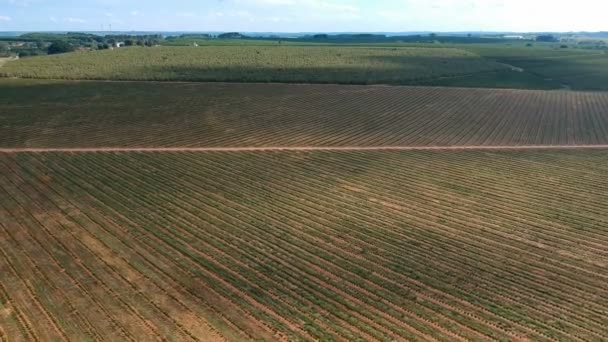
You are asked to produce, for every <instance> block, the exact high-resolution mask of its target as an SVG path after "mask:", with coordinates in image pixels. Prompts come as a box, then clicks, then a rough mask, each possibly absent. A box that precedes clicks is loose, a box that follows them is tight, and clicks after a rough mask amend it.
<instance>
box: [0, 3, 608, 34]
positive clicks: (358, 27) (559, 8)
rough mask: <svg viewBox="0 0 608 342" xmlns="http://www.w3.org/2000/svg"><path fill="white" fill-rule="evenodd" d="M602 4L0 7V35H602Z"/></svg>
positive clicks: (607, 27) (606, 25)
mask: <svg viewBox="0 0 608 342" xmlns="http://www.w3.org/2000/svg"><path fill="white" fill-rule="evenodd" d="M607 14H608V1H605V0H576V1H573V0H173V1H167V0H146V1H142V0H0V31H31V30H61V31H63V30H87V31H97V30H100V29H103V30H108V29H109V27H110V25H111V27H112V29H113V30H115V31H118V30H124V31H128V30H153V31H158V30H162V31H249V32H252V31H257V32H268V31H275V32H278V31H280V32H321V31H333V32H338V31H344V32H345V31H365V32H380V31H391V32H398V31H399V32H401V31H522V32H523V31H582V30H587V31H600V30H603V31H608V19H607V18H608V16H607Z"/></svg>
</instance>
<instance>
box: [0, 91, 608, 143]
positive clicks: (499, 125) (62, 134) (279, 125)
mask: <svg viewBox="0 0 608 342" xmlns="http://www.w3.org/2000/svg"><path fill="white" fill-rule="evenodd" d="M74 86H75V85H73V84H70V83H50V84H40V83H37V82H33V83H28V82H26V81H11V83H10V85H8V86H5V87H4V88H3V91H2V92H1V93H0V100H2V101H0V103H5V104H3V105H0V110H1V111H2V112H3V117H4V122H5V124H4V125H3V126H2V127H0V147H235V146H241V147H243V146H386V145H400V146H429V145H431V146H437V145H458V146H464V145H555V144H559V145H573V144H608V140H607V139H608V138H607V137H608V115H607V113H608V96H607V95H606V94H602V93H582V92H543V91H515V90H488V89H447V88H414V87H362V86H361V87H360V86H330V85H272V84H271V85H247V84H221V85H218V84H186V85H183V84H136V85H134V84H116V83H114V84H112V83H104V84H100V83H85V84H79V85H78V92H75V93H74V92H71V91H68V90H69V89H71V88H72V87H74ZM66 94H69V97H68V95H66ZM243 94H247V96H246V97H244V96H243ZM134 98H135V99H137V100H133V99H134ZM32 103H33V104H32Z"/></svg>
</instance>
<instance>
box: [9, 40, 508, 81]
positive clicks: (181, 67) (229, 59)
mask: <svg viewBox="0 0 608 342" xmlns="http://www.w3.org/2000/svg"><path fill="white" fill-rule="evenodd" d="M506 69H507V68H506V67H505V66H504V65H502V64H500V63H496V62H494V61H490V60H486V59H484V58H482V57H480V56H478V55H476V54H474V53H471V52H467V51H464V50H461V49H455V48H436V47H431V48H418V47H405V48H404V47H392V48H382V47H340V46H321V47H320V46H275V47H271V46H205V47H199V48H194V47H155V48H140V47H130V48H122V49H117V50H113V51H110V50H104V51H92V52H86V53H69V54H61V55H53V56H43V57H33V58H25V59H22V60H19V61H16V62H14V63H10V64H7V65H5V66H3V67H2V69H0V76H3V77H23V78H51V79H72V80H82V79H94V80H147V81H150V80H153V81H233V82H304V83H346V84H377V83H382V84H386V83H390V84H403V83H407V82H415V81H417V80H421V79H432V78H437V77H449V76H456V75H466V74H471V73H479V72H488V71H496V70H506Z"/></svg>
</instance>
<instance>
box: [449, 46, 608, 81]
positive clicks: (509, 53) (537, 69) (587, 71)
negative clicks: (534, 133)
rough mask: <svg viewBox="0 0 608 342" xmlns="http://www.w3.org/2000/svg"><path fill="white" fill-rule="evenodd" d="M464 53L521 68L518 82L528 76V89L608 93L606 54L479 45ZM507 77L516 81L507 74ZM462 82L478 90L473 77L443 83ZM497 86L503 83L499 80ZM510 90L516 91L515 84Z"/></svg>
mask: <svg viewBox="0 0 608 342" xmlns="http://www.w3.org/2000/svg"><path fill="white" fill-rule="evenodd" d="M466 50H467V51H470V52H473V53H476V54H478V55H480V56H482V57H484V58H487V59H489V60H493V61H496V62H500V63H506V64H509V65H513V66H515V67H518V68H521V69H522V70H523V73H520V78H524V77H525V76H526V75H529V76H530V77H526V79H527V81H526V82H529V83H528V84H529V87H530V88H540V89H544V88H545V87H555V86H556V85H557V84H561V85H562V86H564V87H567V88H570V89H574V90H601V91H605V90H608V53H606V52H605V51H593V50H575V49H559V50H551V49H546V48H545V49H541V48H525V47H521V48H517V47H499V46H479V45H478V46H473V47H470V48H467V49H466ZM499 74H500V73H499ZM508 76H509V77H516V76H513V74H511V73H509V74H508ZM461 78H462V80H461ZM465 80H466V81H467V82H468V83H473V84H475V83H479V84H480V85H479V86H482V82H481V81H482V80H481V79H480V80H478V79H477V77H475V76H473V77H471V76H469V77H466V76H462V77H460V78H454V79H448V81H446V82H453V83H456V84H460V83H464V81H465ZM500 83H507V81H504V80H502V81H501V82H500ZM543 83H544V86H543ZM524 84H525V83H524ZM445 85H450V84H447V83H446V84H445ZM514 87H516V88H519V86H517V85H516V84H515V85H514Z"/></svg>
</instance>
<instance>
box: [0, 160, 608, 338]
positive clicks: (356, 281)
mask: <svg viewBox="0 0 608 342" xmlns="http://www.w3.org/2000/svg"><path fill="white" fill-rule="evenodd" d="M0 165H1V167H0V189H1V190H0V191H2V193H3V196H0V253H2V255H1V257H0V327H1V328H0V337H2V338H3V339H4V338H8V339H9V340H34V339H36V338H38V339H48V340H65V339H72V340H93V339H97V338H100V337H103V338H106V339H131V340H139V341H141V340H152V339H161V338H166V337H171V338H172V339H174V340H196V339H202V340H218V341H220V340H233V341H239V340H244V339H263V340H279V339H289V340H315V339H317V340H324V341H329V340H337V341H341V340H350V341H356V340H379V341H392V340H412V341H416V340H438V341H458V340H472V341H486V340H487V341H490V340H499V341H513V340H526V339H529V340H534V341H557V340H569V341H602V340H606V339H608V332H607V331H606V325H607V324H608V297H607V296H606V293H608V287H607V285H606V284H607V283H608V282H607V281H606V280H607V278H608V272H607V271H606V270H607V269H608V252H607V250H606V248H605V246H606V244H607V243H608V214H607V213H608V177H607V176H608V167H607V165H608V154H607V153H606V152H605V151H511V152H506V151H502V152H498V151H496V152H492V151H384V152H361V151H349V152H318V151H317V152H297V153H293V152H263V153H260V152H256V153H252V152H222V153H218V152H213V153H5V154H0Z"/></svg>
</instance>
